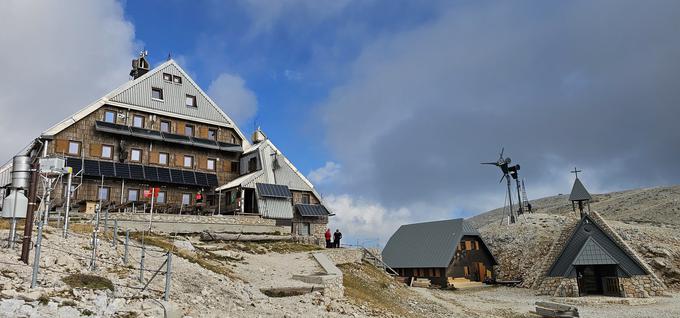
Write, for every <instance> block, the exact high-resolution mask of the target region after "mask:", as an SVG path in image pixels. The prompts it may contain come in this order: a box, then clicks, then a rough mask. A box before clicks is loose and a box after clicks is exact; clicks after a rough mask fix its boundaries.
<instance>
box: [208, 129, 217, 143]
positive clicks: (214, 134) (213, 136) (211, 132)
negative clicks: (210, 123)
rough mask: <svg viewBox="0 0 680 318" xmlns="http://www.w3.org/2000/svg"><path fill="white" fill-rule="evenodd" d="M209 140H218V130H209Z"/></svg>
mask: <svg viewBox="0 0 680 318" xmlns="http://www.w3.org/2000/svg"><path fill="white" fill-rule="evenodd" d="M208 139H210V140H217V129H208Z"/></svg>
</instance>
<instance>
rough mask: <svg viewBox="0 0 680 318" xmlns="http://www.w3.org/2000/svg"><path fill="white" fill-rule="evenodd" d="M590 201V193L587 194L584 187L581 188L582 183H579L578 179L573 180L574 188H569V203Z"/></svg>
mask: <svg viewBox="0 0 680 318" xmlns="http://www.w3.org/2000/svg"><path fill="white" fill-rule="evenodd" d="M591 199H592V197H591V196H590V193H588V190H586V187H585V186H583V183H581V180H579V178H576V180H574V186H572V187H571V194H569V201H588V200H591Z"/></svg>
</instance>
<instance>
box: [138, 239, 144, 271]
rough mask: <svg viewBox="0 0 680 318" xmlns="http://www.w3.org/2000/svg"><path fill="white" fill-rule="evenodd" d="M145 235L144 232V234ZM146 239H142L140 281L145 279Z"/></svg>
mask: <svg viewBox="0 0 680 318" xmlns="http://www.w3.org/2000/svg"><path fill="white" fill-rule="evenodd" d="M142 235H143V234H142ZM144 252H145V247H144V240H142V255H141V256H140V257H139V281H140V282H143V281H144Z"/></svg>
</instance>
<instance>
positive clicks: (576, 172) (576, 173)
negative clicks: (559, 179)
mask: <svg viewBox="0 0 680 318" xmlns="http://www.w3.org/2000/svg"><path fill="white" fill-rule="evenodd" d="M579 172H581V170H576V167H574V170H573V171H571V173H573V174H575V175H576V179H578V173H579Z"/></svg>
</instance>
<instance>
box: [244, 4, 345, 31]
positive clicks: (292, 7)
mask: <svg viewBox="0 0 680 318" xmlns="http://www.w3.org/2000/svg"><path fill="white" fill-rule="evenodd" d="M242 2H243V4H244V7H245V8H246V10H247V12H248V13H249V15H250V16H251V18H252V20H253V21H252V29H251V35H253V36H254V35H258V34H260V33H263V32H269V31H271V30H272V29H273V28H274V27H275V26H277V24H279V23H281V22H282V21H285V22H286V23H285V25H287V26H295V25H296V26H297V27H301V26H303V25H304V24H307V23H312V24H316V23H319V22H320V21H323V20H325V19H328V18H330V17H333V16H335V15H337V14H338V13H340V12H342V10H343V9H344V8H346V7H347V5H348V4H349V3H350V2H351V0H325V1H320V0H291V1H268V0H244V1H242ZM291 15H294V16H295V17H296V19H294V20H290V19H288V20H286V18H288V17H290V16H291ZM302 22H304V23H302Z"/></svg>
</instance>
